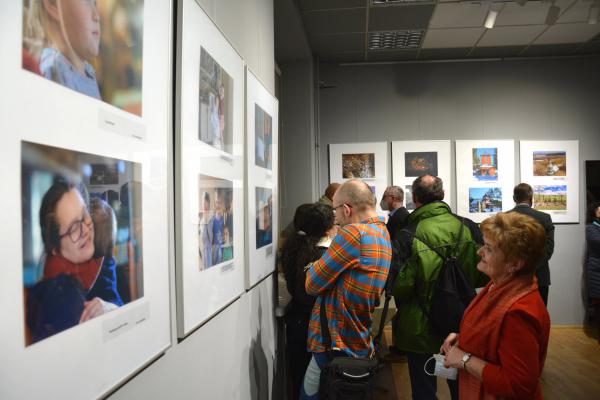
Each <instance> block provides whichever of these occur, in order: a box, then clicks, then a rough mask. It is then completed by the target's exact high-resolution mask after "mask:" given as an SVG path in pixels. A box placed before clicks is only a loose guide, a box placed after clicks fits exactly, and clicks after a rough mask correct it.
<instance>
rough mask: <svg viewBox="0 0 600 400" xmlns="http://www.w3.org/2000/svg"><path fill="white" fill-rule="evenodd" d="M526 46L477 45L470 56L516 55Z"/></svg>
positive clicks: (494, 56)
mask: <svg viewBox="0 0 600 400" xmlns="http://www.w3.org/2000/svg"><path fill="white" fill-rule="evenodd" d="M524 48H525V46H502V47H475V48H474V49H473V51H472V52H471V54H469V57H471V58H496V57H516V56H518V55H519V54H520V53H521V51H523V49H524Z"/></svg>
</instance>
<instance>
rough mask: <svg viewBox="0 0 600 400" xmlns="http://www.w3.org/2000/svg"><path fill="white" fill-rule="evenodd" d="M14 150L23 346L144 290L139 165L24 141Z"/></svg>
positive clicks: (138, 295)
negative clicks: (18, 151) (18, 158)
mask: <svg viewBox="0 0 600 400" xmlns="http://www.w3.org/2000/svg"><path fill="white" fill-rule="evenodd" d="M21 156H22V159H21V198H22V239H23V249H22V250H23V285H24V287H23V289H24V299H25V315H24V317H25V344H26V345H27V346H28V345H30V344H33V343H35V342H38V341H40V340H43V339H45V338H48V337H50V336H52V335H54V334H57V333H59V332H61V331H63V330H65V329H69V328H71V327H74V326H75V325H77V324H79V323H80V321H81V322H85V321H87V320H89V319H92V318H95V317H99V316H101V315H102V314H103V313H107V312H109V311H112V310H115V309H117V308H119V307H121V306H122V305H124V304H127V303H129V302H131V301H134V300H136V299H139V298H140V297H142V296H143V295H144V279H143V277H144V274H143V257H142V256H143V245H142V184H141V176H142V167H141V164H138V163H134V162H130V161H125V160H119V159H114V158H109V157H102V156H98V155H94V154H89V153H81V152H77V151H73V150H68V149H63V148H58V147H50V146H45V145H41V144H35V143H29V142H22V143H21ZM100 166H104V167H100ZM94 170H95V171H96V176H94ZM98 171H110V173H109V174H108V175H109V176H110V177H109V178H102V179H99V178H98V176H100V175H99V172H98ZM102 176H106V175H104V174H102Z"/></svg>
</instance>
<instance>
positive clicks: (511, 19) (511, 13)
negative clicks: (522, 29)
mask: <svg viewBox="0 0 600 400" xmlns="http://www.w3.org/2000/svg"><path fill="white" fill-rule="evenodd" d="M575 1H577V0H554V4H556V5H557V6H559V7H560V10H561V13H564V12H565V10H567V8H568V7H570V6H571V5H572V4H573V3H574V2H575ZM550 5H551V4H544V3H542V2H541V1H532V2H528V3H526V4H525V5H524V6H520V5H518V4H517V3H505V4H504V7H503V8H502V10H501V11H500V14H498V17H497V18H496V26H511V25H543V24H545V23H546V16H547V15H548V9H549V8H550ZM586 20H587V19H586Z"/></svg>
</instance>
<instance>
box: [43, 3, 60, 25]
mask: <svg viewBox="0 0 600 400" xmlns="http://www.w3.org/2000/svg"><path fill="white" fill-rule="evenodd" d="M42 6H43V7H44V9H45V10H46V12H47V13H48V15H49V16H50V18H52V19H53V20H54V21H56V22H59V23H60V10H59V9H58V0H42Z"/></svg>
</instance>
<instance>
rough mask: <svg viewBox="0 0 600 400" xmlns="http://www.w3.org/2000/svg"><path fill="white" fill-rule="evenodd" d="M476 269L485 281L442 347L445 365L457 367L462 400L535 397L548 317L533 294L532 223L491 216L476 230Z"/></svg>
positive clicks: (541, 236) (537, 255)
mask: <svg viewBox="0 0 600 400" xmlns="http://www.w3.org/2000/svg"><path fill="white" fill-rule="evenodd" d="M481 231H482V232H483V239H484V245H483V247H482V248H481V249H480V250H479V255H480V256H481V261H480V262H479V264H478V265H477V268H478V269H479V270H480V271H481V272H483V273H484V274H486V275H487V276H489V277H490V282H489V283H488V285H487V286H486V287H485V288H484V289H483V290H482V291H481V292H480V293H479V294H478V295H477V297H476V298H475V299H474V300H473V301H472V302H471V304H470V306H469V308H467V310H466V311H465V314H464V316H463V320H462V322H461V325H460V335H459V334H458V333H451V334H450V335H449V336H448V338H446V340H445V341H444V344H443V345H442V348H441V350H440V351H441V352H442V353H444V354H446V366H450V367H454V368H458V369H459V393H460V398H461V400H468V399H495V398H511V399H541V398H542V391H541V387H540V375H541V373H542V368H543V367H544V361H545V359H546V351H547V349H548V338H549V335H550V317H549V315H548V311H547V310H546V307H545V306H544V303H543V301H542V298H541V297H540V295H539V293H538V290H537V282H536V279H535V267H536V265H538V264H539V261H540V260H541V259H542V258H543V256H544V248H545V233H544V229H543V228H542V226H541V225H540V224H539V223H538V222H537V221H535V220H534V219H533V218H531V217H529V216H526V215H522V214H518V213H498V214H496V215H495V216H493V217H491V218H488V219H486V220H485V221H483V222H482V224H481Z"/></svg>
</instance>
